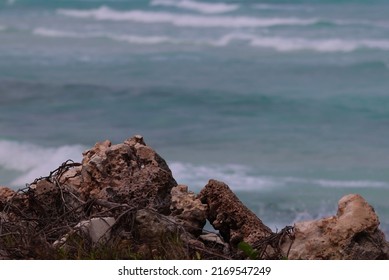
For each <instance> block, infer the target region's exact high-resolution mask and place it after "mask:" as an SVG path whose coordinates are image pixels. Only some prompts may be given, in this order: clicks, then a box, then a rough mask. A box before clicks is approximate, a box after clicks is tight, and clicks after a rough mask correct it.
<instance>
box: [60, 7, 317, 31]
mask: <svg viewBox="0 0 389 280" xmlns="http://www.w3.org/2000/svg"><path fill="white" fill-rule="evenodd" d="M57 12H58V13H59V14H61V15H63V16H68V17H74V18H82V19H88V18H89V19H94V20H109V21H133V22H140V23H150V24H154V23H169V24H173V25H176V26H181V27H198V28H209V27H220V28H242V27H269V26H277V25H310V24H314V23H316V22H317V20H316V19H300V18H293V17H291V18H257V17H245V16H202V15H191V14H174V13H168V12H148V11H141V10H131V11H116V10H112V9H110V8H108V7H105V6H103V7H100V8H98V9H92V10H68V9H59V10H57Z"/></svg>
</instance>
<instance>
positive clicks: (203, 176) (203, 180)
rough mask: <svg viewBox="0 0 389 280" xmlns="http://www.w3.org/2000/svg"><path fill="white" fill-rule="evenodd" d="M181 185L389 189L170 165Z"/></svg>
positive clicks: (240, 170)
mask: <svg viewBox="0 0 389 280" xmlns="http://www.w3.org/2000/svg"><path fill="white" fill-rule="evenodd" d="M169 167H170V169H171V170H172V172H173V176H174V178H175V179H176V180H177V182H178V183H182V184H186V185H188V186H190V187H194V188H197V189H201V188H202V187H204V186H205V185H206V184H207V182H208V180H209V179H216V180H220V181H223V182H225V183H226V184H228V185H229V186H230V187H231V188H232V189H233V190H240V191H255V190H266V189H268V190H271V189H273V188H274V187H286V186H288V185H300V186H307V185H309V186H314V187H324V188H389V183H387V182H381V181H370V180H330V179H306V178H295V177H272V176H260V175H254V174H252V170H250V168H248V167H246V166H242V165H233V164H230V165H208V166H202V165H193V164H189V163H182V162H172V163H169Z"/></svg>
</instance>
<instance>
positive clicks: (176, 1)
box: [150, 0, 239, 14]
mask: <svg viewBox="0 0 389 280" xmlns="http://www.w3.org/2000/svg"><path fill="white" fill-rule="evenodd" d="M150 5H151V6H167V7H176V8H180V9H186V10H193V11H196V12H200V13H203V14H223V13H228V12H232V11H235V10H237V9H239V5H236V4H227V3H221V2H220V3H205V2H197V1H192V0H153V1H151V3H150Z"/></svg>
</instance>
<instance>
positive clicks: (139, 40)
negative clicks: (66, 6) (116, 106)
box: [32, 27, 389, 53]
mask: <svg viewBox="0 0 389 280" xmlns="http://www.w3.org/2000/svg"><path fill="white" fill-rule="evenodd" d="M32 33H33V34H34V35H37V36H43V37H55V38H76V39H93V38H105V39H110V40H113V41H117V42H125V43H129V44H145V45H158V44H186V45H188V44H192V45H208V46H213V47H226V46H229V45H231V44H233V43H234V42H246V44H247V45H249V46H252V47H258V48H269V49H273V50H276V51H279V52H294V51H316V52H323V53H325V52H328V53H331V52H353V51H356V50H359V49H374V50H382V51H388V50H389V40H369V39H362V40H345V39H337V38H333V39H331V38H330V39H305V38H286V37H261V36H257V35H253V34H246V33H229V34H226V35H223V36H221V37H220V38H218V39H211V38H206V37H204V38H173V37H168V36H157V35H150V36H141V35H136V34H111V33H97V32H96V33H85V32H79V33H78V32H71V31H64V30H58V29H51V28H44V27H38V28H35V29H34V30H33V31H32Z"/></svg>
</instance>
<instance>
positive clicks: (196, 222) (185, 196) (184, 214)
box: [170, 185, 208, 236]
mask: <svg viewBox="0 0 389 280" xmlns="http://www.w3.org/2000/svg"><path fill="white" fill-rule="evenodd" d="M171 195H172V200H171V205H170V210H171V215H172V216H174V217H175V218H176V220H177V223H179V224H180V225H181V226H182V227H183V228H184V229H185V230H186V231H187V232H189V233H191V234H193V235H194V236H199V235H200V234H201V233H202V231H203V227H204V225H205V223H206V218H207V210H208V207H207V205H206V204H203V203H201V201H200V199H198V198H197V197H196V195H195V194H194V193H193V192H191V191H188V187H187V186H185V185H178V186H176V187H174V188H173V189H172V191H171Z"/></svg>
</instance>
